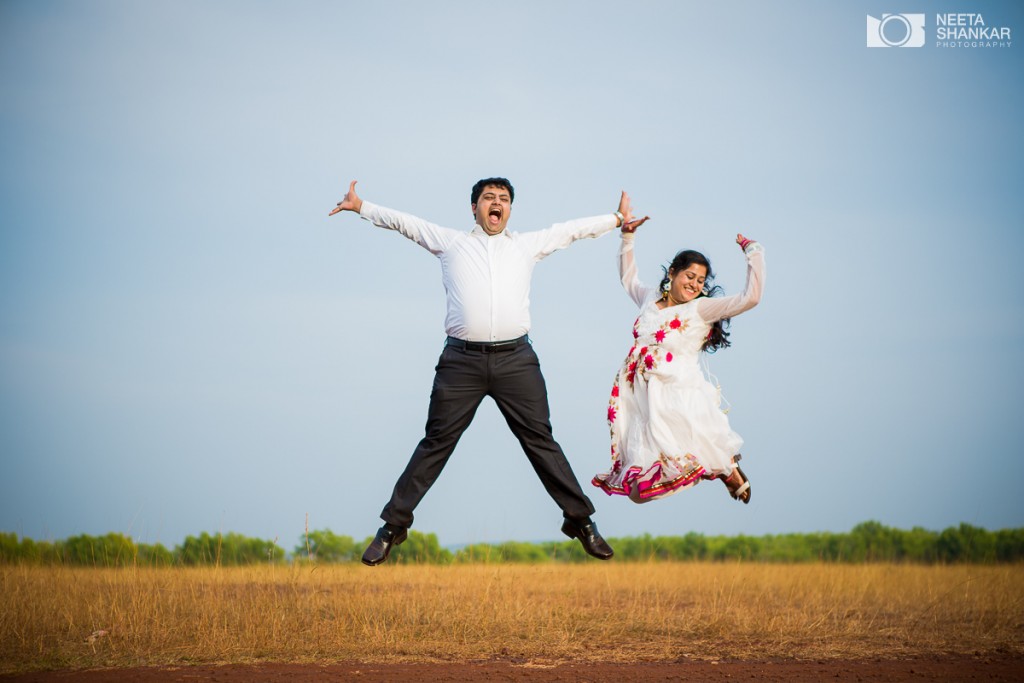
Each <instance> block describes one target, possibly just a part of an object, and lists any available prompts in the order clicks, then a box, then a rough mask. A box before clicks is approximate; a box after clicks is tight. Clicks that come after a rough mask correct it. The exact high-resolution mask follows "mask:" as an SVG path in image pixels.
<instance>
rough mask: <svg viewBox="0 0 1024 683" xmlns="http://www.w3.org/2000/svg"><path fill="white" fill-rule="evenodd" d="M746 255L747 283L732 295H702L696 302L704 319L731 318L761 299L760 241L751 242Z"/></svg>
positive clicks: (710, 320)
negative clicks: (740, 291)
mask: <svg viewBox="0 0 1024 683" xmlns="http://www.w3.org/2000/svg"><path fill="white" fill-rule="evenodd" d="M744 254H745V255H746V257H747V283H746V285H745V286H744V287H743V292H742V293H740V294H734V295H733V296H723V297H703V298H701V299H699V300H698V302H697V306H698V308H697V310H698V312H699V313H700V316H701V317H702V318H704V320H705V321H707V322H709V323H712V322H715V321H716V320H722V319H723V318H731V317H733V316H736V315H739V314H740V313H744V312H746V311H749V310H750V309H751V308H753V307H754V306H756V305H757V304H758V303H759V302H760V301H761V293H762V292H763V291H764V275H765V266H764V247H762V246H761V244H760V242H751V243H750V244H749V245H748V246H747V248H746V249H745V250H744Z"/></svg>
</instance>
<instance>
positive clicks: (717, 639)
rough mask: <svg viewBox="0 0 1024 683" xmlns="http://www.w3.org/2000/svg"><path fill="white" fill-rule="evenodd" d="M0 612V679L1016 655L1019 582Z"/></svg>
mask: <svg viewBox="0 0 1024 683" xmlns="http://www.w3.org/2000/svg"><path fill="white" fill-rule="evenodd" d="M0 596H2V597H0V672H12V671H18V670H28V669H47V668H58V667H59V668H63V667H70V668H80V667H96V666H136V665H168V664H183V663H200V662H203V663H208V662H253V661H261V660H262V661H279V662H283V661H288V662H310V661H317V662H324V661H351V660H361V661H391V662H397V661H412V660H419V661H426V660H432V661H453V660H456V661H467V660H480V659H496V658H500V659H505V658H512V659H524V660H529V661H545V662H553V661H566V660H574V661H605V662H622V661H654V660H658V661H672V660H678V659H681V658H687V657H689V658H695V659H771V658H780V657H781V658H818V659H822V658H871V657H901V656H906V655H911V654H919V655H920V654H930V655H934V654H946V653H949V654H952V653H957V654H973V653H975V652H981V653H995V652H1007V653H1013V654H1018V655H1019V654H1021V653H1022V652H1024V605H1022V600H1024V597H1022V596H1024V568H1022V567H1020V566H996V567H983V566H956V567H921V566H894V565H824V564H813V565H762V564H711V563H667V562H666V563H652V564H632V563H622V562H619V563H616V562H610V563H607V564H605V563H601V564H599V563H597V562H588V563H586V564H583V565H456V566H448V567H434V566H384V567H379V568H376V569H369V568H366V567H362V566H359V565H355V566H329V567H324V566H321V567H317V568H311V567H309V566H306V567H298V566H297V567H258V568H255V567H254V568H237V569H224V568H219V569H218V568H207V569H141V568H130V569H109V570H108V569H69V568H39V567H3V568H0ZM97 631H106V632H107V633H106V634H98V635H96V636H95V637H94V638H92V639H90V638H89V636H90V635H92V634H94V633H95V632H97ZM90 641H91V642H90Z"/></svg>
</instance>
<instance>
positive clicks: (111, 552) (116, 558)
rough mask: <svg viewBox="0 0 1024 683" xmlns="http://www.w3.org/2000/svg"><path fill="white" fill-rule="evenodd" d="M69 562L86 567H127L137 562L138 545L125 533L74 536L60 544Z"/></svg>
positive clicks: (62, 552)
mask: <svg viewBox="0 0 1024 683" xmlns="http://www.w3.org/2000/svg"><path fill="white" fill-rule="evenodd" d="M58 548H59V552H60V553H61V555H63V557H64V560H65V561H66V562H68V563H69V564H74V565H79V566H85V567H126V566H129V565H131V564H133V563H134V562H135V558H136V554H137V551H138V549H137V547H136V546H135V543H134V541H132V540H131V539H130V538H128V537H127V536H125V535H124V534H118V533H113V532H112V533H109V534H107V535H106V536H98V537H97V536H89V535H86V534H83V535H81V536H72V537H70V538H67V539H65V540H64V541H63V542H62V543H60V544H59V546H58Z"/></svg>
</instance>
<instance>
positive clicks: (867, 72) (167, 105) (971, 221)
mask: <svg viewBox="0 0 1024 683" xmlns="http://www.w3.org/2000/svg"><path fill="white" fill-rule="evenodd" d="M964 11H970V12H980V13H982V15H983V16H984V20H985V22H986V24H988V25H993V26H1008V27H1010V28H1011V29H1012V30H1013V31H1017V30H1024V10H1021V9H1020V7H1019V5H1017V4H1016V3H1012V2H1002V3H997V2H980V3H978V2H975V3H960V4H957V3H953V2H929V3H921V2H903V3H879V2H845V3H818V2H810V1H808V2H775V3H756V2H721V3H713V4H712V3H691V2H667V1H666V2H637V3H632V4H630V5H622V4H621V3H611V2H533V1H527V2H522V3H516V4H514V5H507V6H500V5H499V6H486V5H480V4H479V3H469V2H445V3H439V2H434V3H422V2H404V1H400V2H391V3H351V2H331V3H317V2H299V3H288V4H285V3H269V2H268V3H248V2H246V3H242V2H159V1H158V2H150V3H132V2H110V1H96V2H89V3H75V2H53V1H47V0H43V1H40V2H27V1H18V0H5V1H4V2H0V206H2V207H3V222H2V228H0V530H6V531H14V532H17V533H19V534H23V535H27V536H30V537H33V538H37V539H59V538H64V537H67V536H70V535H75V534H79V533H90V534H101V533H106V532H108V531H119V532H123V533H127V534H130V535H132V536H133V537H135V538H136V539H138V540H140V541H143V542H149V543H153V542H161V543H164V544H165V545H174V544H177V543H180V542H181V541H182V540H183V539H184V537H185V536H186V535H189V534H197V533H199V532H200V531H211V532H216V531H236V532H240V533H244V534H246V535H251V536H258V537H261V538H271V539H273V538H277V539H279V543H281V544H282V545H284V546H286V547H289V548H290V547H292V546H293V545H295V544H296V543H297V542H298V539H299V537H300V535H301V534H302V531H303V527H304V524H305V518H306V515H307V514H308V516H309V525H310V527H311V528H314V529H322V528H328V527H329V528H331V529H332V530H334V531H335V532H336V533H342V534H348V535H351V536H354V537H356V538H363V537H365V536H367V535H369V534H372V533H373V531H374V530H375V529H376V527H377V526H378V525H379V523H380V522H379V519H378V517H377V516H378V514H379V512H380V509H381V508H382V507H383V505H384V503H385V502H386V500H387V498H388V496H389V495H390V492H391V488H392V486H393V484H394V481H395V479H396V478H397V477H398V475H399V473H400V472H401V470H402V469H403V467H404V466H405V463H406V461H407V459H408V457H409V455H410V453H411V452H412V449H413V447H414V446H415V444H416V442H417V441H418V440H419V438H420V437H421V435H422V428H423V422H424V420H425V416H426V405H427V397H428V394H429V390H430V383H431V380H432V376H433V366H434V363H435V362H436V358H437V355H438V353H439V352H440V348H441V344H442V341H443V337H444V331H443V326H442V323H443V317H444V296H443V290H442V287H441V283H440V272H439V268H438V264H437V261H436V259H434V258H433V257H432V256H430V255H429V254H428V253H427V252H426V251H424V250H422V249H420V248H419V247H417V246H416V245H414V244H412V243H411V242H408V241H406V240H404V239H403V238H401V237H400V236H399V235H397V234H394V233H389V232H386V231H383V230H378V229H376V228H374V227H372V226H371V225H370V224H369V223H366V222H365V221H360V220H358V219H357V218H355V217H354V216H353V215H352V214H343V215H341V216H334V217H332V218H328V217H327V213H328V211H329V210H330V209H331V208H332V207H333V205H334V204H335V202H337V201H339V200H340V199H341V197H342V196H343V194H344V191H345V188H346V187H347V183H348V181H349V180H350V179H357V180H359V183H360V184H359V191H360V193H361V195H362V196H363V197H364V198H366V199H369V200H372V201H374V202H377V203H380V204H384V205H386V206H389V207H392V208H396V209H401V210H404V211H408V212H410V213H414V214H416V215H419V216H422V217H424V218H427V219H429V220H432V221H434V222H437V223H441V224H443V225H448V226H451V227H463V228H466V229H469V228H470V227H471V226H472V216H471V213H470V208H469V189H470V187H471V186H472V184H473V182H475V181H476V180H477V179H478V178H481V177H485V176H491V175H503V176H506V177H508V178H510V179H511V180H512V182H513V183H514V184H515V187H516V202H515V204H514V207H513V213H512V219H511V222H510V227H511V228H512V229H514V230H530V229H537V228H543V227H547V226H548V225H550V224H551V223H553V222H556V221H559V220H563V219H568V218H575V217H580V216H590V215H595V214H599V213H605V212H610V211H612V210H614V208H615V206H616V204H617V197H618V193H619V191H620V190H622V189H626V190H628V191H629V192H630V193H631V195H632V197H633V199H634V203H635V205H636V207H637V209H638V210H639V211H640V212H642V213H646V214H649V215H650V216H651V217H652V220H651V222H649V223H648V224H647V225H645V226H644V227H643V228H642V229H641V231H642V232H641V234H640V235H639V236H638V244H637V256H638V259H639V263H640V267H641V276H642V278H643V279H645V280H646V281H654V280H655V279H657V278H658V276H659V272H660V270H659V268H660V266H661V265H662V264H663V263H664V262H666V261H667V260H668V259H669V258H670V257H671V255H672V254H674V253H675V251H677V250H678V249H681V248H696V249H700V250H702V251H704V252H705V253H706V254H708V255H709V257H710V258H711V259H712V262H713V264H714V266H715V268H716V270H717V272H718V281H719V283H720V284H722V285H723V286H724V287H725V289H726V291H727V292H736V291H738V290H739V289H740V288H741V287H742V284H743V282H742V280H743V273H744V269H743V267H744V264H743V259H742V257H741V255H740V254H739V250H738V249H737V247H736V246H735V245H734V244H733V239H734V237H735V234H736V233H737V232H739V231H742V232H744V233H745V234H747V235H749V236H751V237H753V238H756V239H758V240H760V241H761V242H762V243H763V244H764V245H765V248H766V252H767V262H768V269H769V272H768V279H767V287H766V293H765V297H764V300H763V302H762V305H761V306H760V307H758V308H756V309H754V310H753V311H751V312H750V313H748V314H746V315H743V316H741V317H738V318H737V319H736V320H735V321H734V323H733V327H732V331H733V336H732V339H733V342H734V345H733V347H732V348H730V349H728V350H726V351H724V352H721V353H719V354H716V355H714V356H712V358H711V369H712V371H713V372H714V373H715V374H716V375H717V376H718V378H719V380H720V381H721V383H722V386H723V389H724V393H725V396H726V397H727V398H728V400H729V401H730V402H731V403H732V406H733V408H732V411H731V413H730V419H731V421H732V424H733V427H734V428H735V429H736V430H737V431H738V432H739V433H740V434H741V435H742V436H743V437H744V438H745V440H746V444H745V447H744V470H745V471H746V472H747V474H748V475H749V476H750V478H751V481H752V485H753V491H754V496H753V500H752V502H751V504H750V505H749V506H742V505H739V504H737V503H736V502H735V501H733V500H731V499H730V498H729V497H728V495H727V494H726V491H725V488H724V487H723V486H722V485H721V484H718V483H717V482H709V483H705V484H702V485H700V486H698V487H697V488H695V489H694V490H691V491H687V492H684V493H682V494H680V495H677V496H674V497H672V498H670V499H667V500H663V501H658V502H656V503H654V504H651V505H644V506H636V505H634V504H632V503H630V502H628V501H625V500H623V499H620V498H614V499H612V498H608V497H607V496H605V495H604V494H603V493H601V492H600V491H599V490H598V489H596V488H592V487H590V486H589V484H587V483H586V482H588V481H589V479H590V477H591V476H592V475H593V474H594V473H595V472H597V471H600V470H602V469H604V468H605V467H606V466H607V458H608V455H607V454H608V442H607V440H608V435H607V428H606V425H605V422H604V418H605V409H606V405H607V392H608V390H609V388H610V386H611V381H612V378H613V376H614V374H615V371H616V369H617V367H618V364H619V362H620V361H621V359H622V357H623V356H624V355H625V353H626V351H627V350H628V348H629V345H630V344H629V342H630V332H629V331H630V325H631V323H632V321H633V318H634V317H635V311H634V308H633V304H632V302H631V301H630V300H629V298H628V297H627V296H626V294H625V293H624V292H623V291H622V289H621V287H620V285H619V283H618V280H617V275H616V260H615V255H616V250H617V247H618V241H617V237H616V236H615V235H614V234H613V235H609V236H606V237H604V238H602V239H600V240H595V241H586V242H583V243H578V244H576V245H574V246H572V247H571V248H569V249H568V250H566V251H563V252H559V253H556V254H554V255H552V256H551V257H549V258H548V259H546V260H545V261H543V262H542V263H541V264H540V265H539V266H538V267H537V270H536V271H535V276H534V282H533V291H532V302H533V306H532V313H533V330H532V335H531V336H532V337H533V339H534V345H535V348H536V349H537V351H538V354H539V355H540V358H541V363H542V368H543V369H544V372H545V376H546V378H547V382H548V389H549V395H550V400H551V406H552V422H553V425H554V429H555V436H556V438H557V439H558V440H559V441H560V443H561V445H562V446H563V448H564V450H565V451H566V453H567V455H568V457H569V459H570V462H571V463H572V465H573V468H574V469H575V471H576V474H577V476H578V477H579V478H580V480H581V481H582V482H584V484H585V486H586V488H587V490H588V493H589V495H590V496H591V498H592V500H593V501H594V503H595V505H596V506H597V514H596V515H595V520H596V521H597V522H598V524H599V527H600V528H601V530H602V531H603V532H604V534H605V535H606V536H625V535H636V534H642V533H651V534H655V535H659V534H683V533H686V532H689V531H697V532H700V533H706V534H737V533H746V534H767V533H786V532H802V531H816V530H830V531H845V530H848V529H849V528H851V527H852V526H853V525H855V524H857V523H858V522H861V521H865V520H868V519H875V520H879V521H881V522H882V523H884V524H887V525H891V526H896V527H900V528H910V527H912V526H923V527H926V528H930V529H941V528H945V527H947V526H950V525H956V524H959V523H961V522H967V523H970V524H975V525H979V526H984V527H987V528H991V529H996V528H1005V527H1019V526H1022V525H1024V506H1022V505H1021V504H1020V502H1019V500H1020V498H1019V492H1018V489H1019V482H1020V480H1021V479H1022V477H1024V464H1022V463H1024V458H1022V457H1021V456H1022V455H1024V453H1022V445H1024V444H1022V437H1021V433H1022V432H1021V429H1020V426H1019V419H1020V418H1019V415H1020V406H1021V405H1022V403H1024V401H1022V399H1024V396H1022V393H1024V392H1022V389H1021V385H1022V382H1021V380H1022V379H1024V377H1022V364H1021V363H1022V362H1021V359H1020V351H1021V348H1022V340H1024V315H1022V313H1024V310H1022V305H1021V300H1020V295H1021V286H1020V284H1019V281H1018V273H1019V268H1018V261H1019V254H1020V246H1019V242H1020V237H1021V230H1020V226H1021V225H1024V220H1022V219H1024V216H1022V213H1024V211H1022V210H1024V202H1022V199H1021V193H1020V189H1019V184H1020V180H1019V179H1020V178H1021V177H1024V173H1022V171H1024V169H1022V163H1024V162H1022V159H1024V136H1022V134H1021V127H1020V123H1019V122H1020V121H1021V120H1024V93H1022V90H1021V88H1020V84H1021V78H1022V75H1024V72H1022V66H1024V59H1022V57H1021V56H1020V55H1021V49H1020V47H1019V46H1017V45H1012V46H1011V47H1004V48H998V47H991V48H984V47H977V48H970V47H966V48H941V47H938V46H936V45H935V41H934V40H931V39H929V40H927V41H926V44H925V46H924V47H922V48H916V49H909V48H903V49H894V48H886V49H875V48H867V47H866V41H865V17H866V15H868V14H870V15H873V16H875V17H879V16H881V14H882V13H885V12H897V13H912V12H926V13H927V14H926V25H925V30H926V32H930V31H934V28H935V16H934V15H935V14H936V13H938V12H964ZM930 35H933V34H930ZM559 523H560V512H559V510H558V509H557V507H555V505H554V503H553V502H551V501H550V499H549V498H548V497H547V496H546V494H545V493H544V491H543V488H542V487H541V485H540V482H539V481H538V480H537V479H536V476H535V475H534V474H533V472H532V470H531V468H530V466H529V464H528V463H527V461H526V459H525V457H524V456H523V455H522V453H521V451H520V450H519V448H518V446H517V444H516V443H515V440H514V439H513V437H512V436H511V434H510V433H509V432H508V430H507V428H506V427H505V426H504V424H503V422H502V419H501V417H500V415H499V414H498V412H497V409H496V408H495V407H494V405H493V403H491V402H485V404H484V405H483V406H482V407H481V410H480V411H479V413H478V415H477V418H476V420H475V422H474V423H473V425H472V426H471V428H470V429H469V431H468V432H467V433H466V435H465V436H464V437H463V440H462V441H461V443H460V444H459V447H458V449H457V450H456V452H455V454H454V456H453V457H452V460H451V461H450V463H449V465H448V467H447V469H446V470H445V472H444V473H443V475H442V477H441V478H440V480H439V481H438V483H437V484H436V485H435V487H434V488H433V489H432V490H431V491H430V493H429V494H428V496H427V498H426V499H425V500H424V502H423V503H422V505H421V506H420V507H419V509H418V510H417V521H416V526H415V528H416V529H418V530H421V531H427V532H435V533H437V534H438V536H439V537H440V539H441V541H442V543H446V544H457V543H467V542H476V541H500V540H506V539H517V540H542V539H552V538H558V536H559V534H558V525H559Z"/></svg>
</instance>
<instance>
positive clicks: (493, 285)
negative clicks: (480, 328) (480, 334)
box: [487, 237, 498, 341]
mask: <svg viewBox="0 0 1024 683" xmlns="http://www.w3.org/2000/svg"><path fill="white" fill-rule="evenodd" d="M497 239H498V238H497V237H489V238H487V275H488V277H490V280H491V282H490V287H488V289H489V290H490V295H491V302H490V303H491V317H490V322H491V329H490V330H489V331H488V332H489V334H488V338H489V339H490V340H491V341H497V340H496V339H495V338H494V298H495V290H496V289H497V284H498V283H497V282H496V281H495V277H494V275H495V273H494V261H495V258H494V250H495V248H496V242H497Z"/></svg>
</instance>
